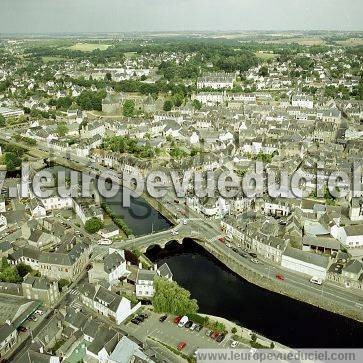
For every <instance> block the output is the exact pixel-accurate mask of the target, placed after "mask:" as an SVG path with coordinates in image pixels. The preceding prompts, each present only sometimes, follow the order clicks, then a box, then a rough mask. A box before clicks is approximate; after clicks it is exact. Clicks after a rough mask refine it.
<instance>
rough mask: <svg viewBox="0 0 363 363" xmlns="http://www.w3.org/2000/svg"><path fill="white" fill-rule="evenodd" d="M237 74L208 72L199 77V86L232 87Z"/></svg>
mask: <svg viewBox="0 0 363 363" xmlns="http://www.w3.org/2000/svg"><path fill="white" fill-rule="evenodd" d="M235 79H236V76H235V75H234V74H228V73H224V72H221V73H208V74H205V75H204V76H203V77H200V78H198V80H197V88H198V89H201V88H212V89H216V90H218V89H232V88H233V82H234V81H235Z"/></svg>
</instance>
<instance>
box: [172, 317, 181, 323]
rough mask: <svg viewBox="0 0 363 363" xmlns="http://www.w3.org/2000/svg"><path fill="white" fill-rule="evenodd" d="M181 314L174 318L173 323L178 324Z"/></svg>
mask: <svg viewBox="0 0 363 363" xmlns="http://www.w3.org/2000/svg"><path fill="white" fill-rule="evenodd" d="M181 318H182V317H181V316H177V317H176V318H175V319H174V323H175V324H179V322H180V320H181Z"/></svg>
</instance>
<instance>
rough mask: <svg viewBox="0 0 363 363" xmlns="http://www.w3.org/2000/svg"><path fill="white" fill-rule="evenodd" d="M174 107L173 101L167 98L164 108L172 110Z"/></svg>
mask: <svg viewBox="0 0 363 363" xmlns="http://www.w3.org/2000/svg"><path fill="white" fill-rule="evenodd" d="M172 108H173V102H172V101H171V100H166V101H165V102H164V106H163V110H164V111H171V109H172Z"/></svg>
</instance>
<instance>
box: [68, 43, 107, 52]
mask: <svg viewBox="0 0 363 363" xmlns="http://www.w3.org/2000/svg"><path fill="white" fill-rule="evenodd" d="M110 46H111V44H97V43H76V44H73V45H71V46H70V47H68V48H66V49H70V50H80V51H81V52H92V51H93V50H96V49H99V50H106V49H107V48H109V47H110Z"/></svg>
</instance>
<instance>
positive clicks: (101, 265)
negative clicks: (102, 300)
mask: <svg viewBox="0 0 363 363" xmlns="http://www.w3.org/2000/svg"><path fill="white" fill-rule="evenodd" d="M128 274H129V271H127V266H126V260H125V252H124V251H123V250H115V249H113V248H109V250H108V254H106V256H104V257H102V258H100V259H97V260H95V261H93V263H92V269H90V270H89V271H88V280H89V282H90V283H96V282H100V281H102V280H105V281H107V282H108V283H109V284H110V285H113V284H116V283H118V282H119V279H121V278H123V277H126V276H127V275H128Z"/></svg>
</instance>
